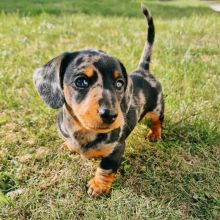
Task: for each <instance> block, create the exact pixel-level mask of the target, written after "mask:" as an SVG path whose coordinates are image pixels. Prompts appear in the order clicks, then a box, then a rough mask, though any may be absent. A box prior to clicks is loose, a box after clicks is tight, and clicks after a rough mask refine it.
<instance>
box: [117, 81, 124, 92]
mask: <svg viewBox="0 0 220 220" xmlns="http://www.w3.org/2000/svg"><path fill="white" fill-rule="evenodd" d="M123 86H124V81H123V80H121V79H118V80H117V81H116V82H115V87H116V89H117V90H121V89H122V88H123Z"/></svg>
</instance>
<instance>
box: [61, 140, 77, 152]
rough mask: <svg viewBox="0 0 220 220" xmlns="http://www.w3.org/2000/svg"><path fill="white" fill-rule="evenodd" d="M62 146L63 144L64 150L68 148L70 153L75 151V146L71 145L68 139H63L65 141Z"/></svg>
mask: <svg viewBox="0 0 220 220" xmlns="http://www.w3.org/2000/svg"><path fill="white" fill-rule="evenodd" d="M62 146H63V148H64V149H65V150H68V151H69V152H70V153H71V154H73V153H76V150H75V148H74V147H72V146H71V145H70V143H69V142H68V141H65V142H64V143H63V144H62Z"/></svg>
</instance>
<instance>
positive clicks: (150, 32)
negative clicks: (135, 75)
mask: <svg viewBox="0 0 220 220" xmlns="http://www.w3.org/2000/svg"><path fill="white" fill-rule="evenodd" d="M141 9H142V12H143V14H144V16H145V18H146V21H147V24H148V29H147V39H146V42H145V45H144V49H143V52H142V55H141V59H140V61H139V68H141V69H144V70H149V66H150V57H151V50H152V46H153V43H154V37H155V30H154V22H153V18H152V17H151V15H150V12H149V11H148V9H147V8H146V7H145V6H144V5H141Z"/></svg>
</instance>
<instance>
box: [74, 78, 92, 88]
mask: <svg viewBox="0 0 220 220" xmlns="http://www.w3.org/2000/svg"><path fill="white" fill-rule="evenodd" d="M74 83H75V85H76V87H77V88H80V89H85V88H87V87H88V86H89V82H88V80H87V78H86V77H84V76H80V77H78V78H76V80H75V81H74Z"/></svg>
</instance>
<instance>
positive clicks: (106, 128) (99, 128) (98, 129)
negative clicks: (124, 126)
mask: <svg viewBox="0 0 220 220" xmlns="http://www.w3.org/2000/svg"><path fill="white" fill-rule="evenodd" d="M85 127H86V128H87V129H88V130H92V131H95V132H99V133H108V132H110V131H113V130H115V129H117V128H119V127H120V125H119V126H117V127H116V126H112V127H111V126H91V125H87V126H85Z"/></svg>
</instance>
